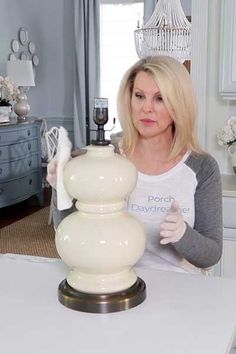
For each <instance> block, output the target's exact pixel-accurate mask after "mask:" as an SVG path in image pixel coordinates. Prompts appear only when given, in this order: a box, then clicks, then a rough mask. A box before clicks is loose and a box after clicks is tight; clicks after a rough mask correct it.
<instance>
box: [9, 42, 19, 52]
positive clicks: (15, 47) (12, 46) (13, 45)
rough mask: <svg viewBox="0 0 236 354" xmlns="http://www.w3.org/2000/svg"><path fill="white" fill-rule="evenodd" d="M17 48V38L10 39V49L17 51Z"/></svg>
mask: <svg viewBox="0 0 236 354" xmlns="http://www.w3.org/2000/svg"><path fill="white" fill-rule="evenodd" d="M19 49H20V44H19V42H18V40H17V39H13V40H12V41H11V50H12V51H13V52H14V53H17V52H18V50H19Z"/></svg>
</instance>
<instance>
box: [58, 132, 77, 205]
mask: <svg viewBox="0 0 236 354" xmlns="http://www.w3.org/2000/svg"><path fill="white" fill-rule="evenodd" d="M71 148H72V143H71V141H70V139H69V137H68V132H67V131H66V129H65V128H63V127H60V129H59V137H58V146H57V153H56V156H55V157H56V160H57V186H56V190H57V208H58V210H64V209H69V208H70V207H71V206H72V200H73V198H72V197H71V196H70V195H69V194H68V193H67V191H66V189H65V186H64V181H63V170H64V167H65V165H66V164H67V162H68V161H69V160H70V158H71Z"/></svg>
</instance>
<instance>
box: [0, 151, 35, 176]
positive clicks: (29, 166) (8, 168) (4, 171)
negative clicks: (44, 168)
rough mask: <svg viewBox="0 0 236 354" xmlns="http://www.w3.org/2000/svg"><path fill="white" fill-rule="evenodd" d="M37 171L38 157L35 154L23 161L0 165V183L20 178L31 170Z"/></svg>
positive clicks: (18, 160)
mask: <svg viewBox="0 0 236 354" xmlns="http://www.w3.org/2000/svg"><path fill="white" fill-rule="evenodd" d="M36 169H39V157H38V155H37V154H34V155H29V156H27V157H26V158H23V159H17V160H13V161H11V162H7V161H6V162H3V163H0V182H3V181H4V180H6V179H7V180H9V179H14V178H16V177H22V176H25V175H26V174H28V173H29V172H30V171H32V170H36Z"/></svg>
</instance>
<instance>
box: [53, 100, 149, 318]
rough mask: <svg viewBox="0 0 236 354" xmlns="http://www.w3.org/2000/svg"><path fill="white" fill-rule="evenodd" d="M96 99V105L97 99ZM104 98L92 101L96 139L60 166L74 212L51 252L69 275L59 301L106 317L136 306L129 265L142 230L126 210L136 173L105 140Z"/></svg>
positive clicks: (136, 283)
mask: <svg viewBox="0 0 236 354" xmlns="http://www.w3.org/2000/svg"><path fill="white" fill-rule="evenodd" d="M99 100H101V101H99ZM104 100H105V99H97V101H96V103H95V110H94V122H95V123H96V124H97V126H98V129H97V134H96V139H95V140H93V141H92V143H91V145H89V146H87V152H86V154H84V155H81V156H77V157H75V158H73V159H71V160H70V161H69V162H68V163H67V165H66V166H65V168H64V184H65V188H66V190H67V192H68V193H69V195H71V196H73V197H74V198H75V199H76V200H77V202H76V208H77V209H78V210H77V211H75V212H74V213H72V214H70V215H69V216H67V217H66V218H65V219H63V220H62V222H61V223H60V224H59V226H58V228H57V231H56V248H57V251H58V253H59V255H60V257H61V258H62V260H63V261H64V262H65V263H66V264H67V265H69V267H70V271H69V274H68V276H67V278H66V279H64V280H63V281H62V282H61V283H60V285H59V289H58V297H59V301H60V302H61V303H62V304H63V305H65V306H66V307H69V308H71V309H74V310H77V311H82V312H93V313H108V312H117V311H122V310H127V309H129V308H132V307H134V306H137V305H139V304H140V303H141V302H143V301H144V299H145V297H146V285H145V282H144V281H143V280H142V279H141V278H139V277H137V275H136V273H135V271H134V269H133V266H134V264H136V262H137V261H138V260H139V259H140V258H141V257H142V255H143V252H144V250H145V244H146V234H145V231H144V227H143V225H142V224H141V222H139V221H138V220H137V219H136V218H135V217H134V216H132V215H131V214H129V213H128V212H127V211H125V199H126V198H127V197H128V195H129V194H130V193H131V192H132V190H133V189H134V187H135V185H136V182H137V170H136V168H135V166H134V165H133V164H132V163H131V162H130V161H129V160H128V159H126V158H124V157H122V156H121V155H118V154H116V153H115V152H114V147H113V146H112V145H110V144H109V141H107V140H105V138H104V129H103V126H104V124H106V122H107V119H108V114H107V112H106V111H107V107H105V106H104V103H105V102H104Z"/></svg>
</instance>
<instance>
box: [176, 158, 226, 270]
mask: <svg viewBox="0 0 236 354" xmlns="http://www.w3.org/2000/svg"><path fill="white" fill-rule="evenodd" d="M186 164H187V165H188V166H189V167H190V168H192V169H193V170H194V172H195V173H196V176H197V182H198V185H197V188H196V192H195V223H194V227H193V228H191V227H190V226H189V225H188V224H187V229H186V231H185V233H184V236H183V237H182V238H181V240H180V241H179V242H176V243H173V246H174V247H175V249H176V250H177V251H178V252H179V253H180V254H181V255H182V256H183V257H184V258H185V259H186V260H187V261H189V262H190V263H191V264H193V265H195V266H196V267H199V268H207V267H211V266H213V265H214V264H216V263H217V262H218V261H219V259H220V257H221V254H222V242H223V225H222V186H221V176H220V171H219V167H218V164H217V162H216V161H215V160H214V158H213V157H211V156H210V155H207V154H205V155H197V156H195V157H194V156H193V155H190V158H189V159H188V160H187V161H186Z"/></svg>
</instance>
